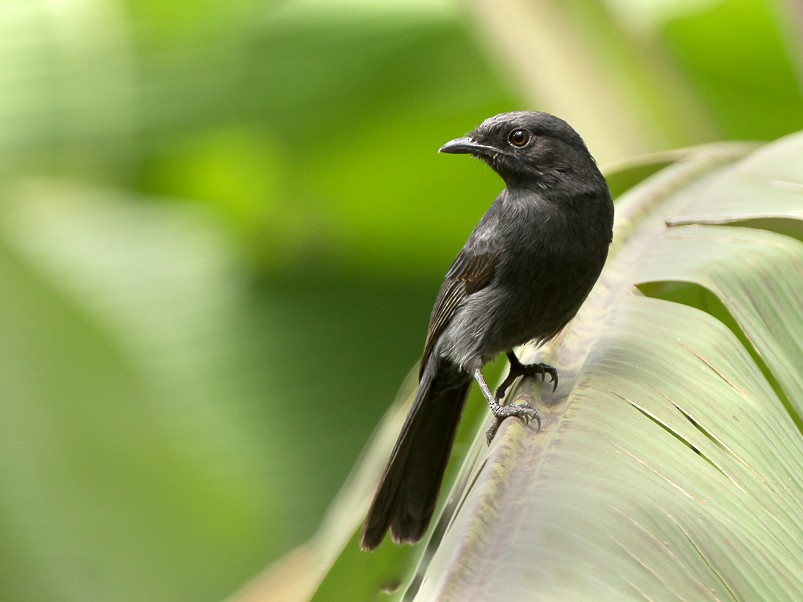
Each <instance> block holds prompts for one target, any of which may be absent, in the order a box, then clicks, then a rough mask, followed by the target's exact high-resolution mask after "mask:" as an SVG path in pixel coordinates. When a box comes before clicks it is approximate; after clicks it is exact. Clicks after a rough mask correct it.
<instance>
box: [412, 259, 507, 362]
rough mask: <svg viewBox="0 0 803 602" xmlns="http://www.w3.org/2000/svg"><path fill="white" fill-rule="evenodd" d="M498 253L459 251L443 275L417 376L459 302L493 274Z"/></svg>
mask: <svg viewBox="0 0 803 602" xmlns="http://www.w3.org/2000/svg"><path fill="white" fill-rule="evenodd" d="M499 257H500V255H499V253H498V252H495V251H491V250H487V249H486V250H483V251H479V250H478V249H467V248H466V247H464V248H463V250H462V251H460V253H459V254H458V256H457V258H456V259H455V260H454V263H453V264H452V267H451V268H449V271H448V272H447V273H446V277H445V278H444V279H443V284H441V290H440V291H439V292H438V298H437V299H435V306H434V307H433V308H432V315H431V316H430V318H429V330H428V331H427V342H426V343H425V345H424V355H423V357H422V359H421V373H423V371H424V366H426V365H427V361H428V360H429V356H430V354H431V353H432V349H433V348H434V347H435V343H436V342H437V341H438V338H439V337H440V335H441V333H442V332H443V329H444V328H446V325H447V324H448V323H449V322H450V321H451V319H452V317H453V316H454V315H455V312H457V310H458V308H459V307H460V305H461V304H462V303H463V301H464V300H465V299H466V297H468V296H469V295H471V294H472V293H474V292H476V291H478V290H480V289H483V288H485V287H486V286H487V285H488V284H489V283H490V282H491V280H493V277H494V274H495V273H496V266H497V264H498V263H499Z"/></svg>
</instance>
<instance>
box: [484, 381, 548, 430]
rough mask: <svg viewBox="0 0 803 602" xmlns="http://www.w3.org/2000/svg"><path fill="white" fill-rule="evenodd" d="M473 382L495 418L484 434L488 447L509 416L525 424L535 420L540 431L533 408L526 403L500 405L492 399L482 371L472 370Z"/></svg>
mask: <svg viewBox="0 0 803 602" xmlns="http://www.w3.org/2000/svg"><path fill="white" fill-rule="evenodd" d="M474 380H476V381H477V384H478V385H479V386H480V391H482V395H483V397H485V401H487V402H488V407H490V408H491V413H492V414H493V415H494V418H496V422H494V424H493V425H491V428H490V429H488V432H487V433H486V438H487V439H488V444H489V445H490V443H491V441H492V440H493V438H494V435H495V434H496V431H497V429H499V425H500V424H502V421H503V420H504V419H505V418H507V417H509V416H517V417H518V418H521V419H522V420H523V421H524V423H525V424H527V423H529V422H530V420H531V419H533V418H535V420H536V422H537V423H538V430H539V431H540V430H541V417H540V416H539V415H538V410H536V409H535V408H534V407H532V406H531V405H529V404H526V403H523V404H520V405H510V406H503V405H500V404H499V402H498V401H497V400H496V399H495V398H494V396H493V394H492V393H491V390H490V389H489V388H488V383H486V382H485V377H484V376H483V375H482V370H480V369H479V368H477V369H476V370H474Z"/></svg>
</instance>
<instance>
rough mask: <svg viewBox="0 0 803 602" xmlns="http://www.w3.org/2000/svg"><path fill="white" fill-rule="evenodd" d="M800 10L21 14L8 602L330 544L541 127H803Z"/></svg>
mask: <svg viewBox="0 0 803 602" xmlns="http://www.w3.org/2000/svg"><path fill="white" fill-rule="evenodd" d="M801 57H803V10H802V9H801V5H800V3H799V2H796V1H795V0H788V1H783V0H777V1H772V0H732V1H714V0H709V1H702V0H700V1H695V0H684V1H683V2H679V1H673V0H607V1H605V2H587V1H585V0H566V1H559V0H554V1H545V0H539V1H535V0H534V1H531V2H528V1H526V0H500V1H496V2H493V1H491V0H484V1H481V0H472V1H466V2H457V1H452V0H430V1H427V0H407V1H404V0H385V1H383V2H371V1H369V0H300V1H292V0H287V1H271V0H261V1H260V0H231V1H229V2H213V1H211V0H202V1H200V2H198V1H196V2H185V1H175V2H169V3H165V2H157V1H156V0H128V1H125V0H117V1H114V0H0V191H1V194H0V278H1V279H2V280H0V463H2V464H1V465H0V599H3V600H37V601H46V600H81V601H87V600H217V599H221V598H223V597H225V596H226V595H228V594H229V593H231V592H232V591H234V590H236V589H237V588H238V587H239V586H240V585H242V584H243V583H244V582H245V581H246V580H247V579H249V578H250V577H251V576H253V575H254V574H255V573H257V572H258V571H259V570H260V569H261V568H262V567H264V566H265V565H266V564H268V563H269V562H271V561H272V560H275V559H276V558H278V557H279V556H281V555H282V554H283V553H285V552H287V551H288V550H290V549H291V548H292V547H294V546H295V545H297V544H299V543H301V542H302V541H304V540H305V539H306V538H307V537H309V536H310V535H311V533H312V532H313V531H314V529H315V527H316V525H317V523H318V521H319V520H320V517H321V515H322V513H323V511H324V509H325V508H326V506H327V504H328V503H329V501H330V499H331V498H332V496H333V495H334V493H335V492H336V491H337V489H338V487H339V486H340V484H341V483H342V482H343V480H344V478H345V476H346V475H347V473H348V471H349V468H350V467H351V465H352V464H353V463H354V461H355V459H356V457H357V455H358V454H359V452H360V449H361V448H362V446H363V445H364V443H365V441H366V440H367V438H368V436H369V435H370V433H371V430H372V428H373V426H374V425H375V424H376V423H377V421H378V420H379V418H380V417H381V415H382V414H383V412H384V411H385V409H386V408H387V407H388V405H389V403H390V402H391V400H392V399H393V396H394V393H395V390H396V388H397V386H398V385H399V384H400V383H401V381H402V379H403V378H404V376H405V375H406V374H407V372H408V370H409V369H410V368H411V367H412V365H413V363H414V362H415V361H416V360H417V358H418V354H419V352H420V350H421V346H422V344H423V336H424V331H425V327H426V322H427V319H428V315H429V310H430V306H431V303H432V300H433V298H434V295H435V292H436V290H437V286H438V284H439V281H440V277H441V276H442V274H443V273H444V271H445V270H446V269H447V267H448V265H449V263H450V262H451V259H452V258H453V257H454V255H455V253H456V251H457V250H458V249H459V247H460V245H461V244H462V242H463V241H464V239H465V237H466V235H467V233H468V232H469V230H470V229H471V227H472V226H473V225H474V223H476V221H477V219H478V218H479V217H480V215H481V214H482V213H483V212H484V210H485V208H486V207H487V206H488V204H489V203H490V201H491V199H492V198H493V197H494V195H495V194H496V193H497V192H498V190H499V189H500V188H501V183H500V181H499V180H498V179H497V178H496V177H495V176H494V175H493V174H492V173H491V172H490V170H487V169H483V168H482V167H481V166H480V165H479V164H477V163H475V162H472V161H468V160H457V159H453V158H450V157H439V156H438V155H437V154H436V150H437V148H438V147H439V146H440V144H442V143H443V142H445V141H446V140H449V139H450V138H454V137H456V136H459V135H462V134H463V133H465V132H466V131H468V130H470V129H472V128H473V127H474V126H475V125H477V124H478V123H479V122H480V121H481V120H482V119H484V118H485V117H488V116H490V115H492V114H495V113H498V112H501V111H506V110H515V109H524V108H532V109H540V110H547V111H551V112H554V113H557V114H559V115H561V116H562V117H565V118H566V119H567V120H568V121H570V122H571V123H572V124H573V125H575V126H576V127H577V129H578V130H579V131H580V132H581V134H583V135H584V137H585V138H586V141H587V142H588V145H589V147H590V148H591V150H592V152H593V153H594V154H595V156H596V157H597V159H598V161H599V162H600V164H601V165H602V166H603V168H604V167H606V166H610V165H613V164H616V163H617V162H619V161H622V160H624V159H627V158H631V157H633V156H636V155H638V154H641V153H647V152H653V151H660V150H666V149H671V148H677V147H681V146H686V145H691V144H697V143H703V142H707V141H714V140H723V139H756V140H771V139H774V138H777V137H780V136H782V135H784V134H786V133H789V132H792V131H796V130H798V129H801V127H803V102H801V81H803V78H802V77H801V72H802V71H803V59H802V58H801Z"/></svg>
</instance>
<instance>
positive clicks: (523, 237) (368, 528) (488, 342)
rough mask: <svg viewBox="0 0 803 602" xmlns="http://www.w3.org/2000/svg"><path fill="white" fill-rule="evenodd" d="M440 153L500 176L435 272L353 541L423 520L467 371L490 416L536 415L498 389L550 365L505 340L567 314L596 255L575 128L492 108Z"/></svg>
mask: <svg viewBox="0 0 803 602" xmlns="http://www.w3.org/2000/svg"><path fill="white" fill-rule="evenodd" d="M439 152H442V153H455V154H457V153H463V154H470V155H473V156H474V157H477V158H479V159H482V160H483V161H485V162H486V163H487V164H488V165H490V166H491V168H493V170H494V171H495V172H496V173H497V174H499V176H501V178H502V179H503V180H504V181H505V186H506V188H505V189H504V190H503V191H502V192H501V193H500V194H499V196H498V197H497V198H496V200H495V201H494V203H493V205H491V207H490V209H488V212H487V213H486V214H485V215H484V216H483V217H482V219H481V220H480V221H479V223H478V224H477V226H476V227H475V228H474V231H473V232H472V233H471V236H469V238H468V241H467V242H466V244H465V246H464V247H463V248H462V250H461V251H460V253H459V254H458V255H457V258H456V259H455V260H454V263H453V264H452V267H451V268H450V269H449V271H448V272H447V273H446V277H445V278H444V281H443V284H442V285H441V288H440V291H439V292H438V297H437V299H436V300H435V306H434V308H433V309H432V316H431V317H430V322H429V331H428V332H427V339H426V344H425V345H424V355H423V357H422V359H421V372H420V376H419V379H420V382H419V387H418V392H417V394H416V396H415V400H414V401H413V407H412V409H411V410H410V413H409V414H408V416H407V419H406V420H405V422H404V426H403V427H402V430H401V434H400V435H399V438H398V440H397V441H396V445H395V447H394V448H393V452H392V453H391V456H390V460H389V461H388V465H387V467H386V468H385V473H384V474H383V476H382V481H381V483H380V485H379V489H378V490H377V492H376V496H375V497H374V500H373V503H372V504H371V509H370V510H369V511H368V516H367V518H366V519H365V524H364V526H363V531H362V539H361V544H360V545H361V547H362V548H363V549H365V550H372V549H374V548H376V547H377V546H378V545H379V544H380V543H381V542H382V540H383V539H384V537H385V534H386V533H387V531H388V529H390V532H391V535H392V537H393V540H394V541H395V542H397V543H404V542H407V543H413V542H416V541H418V540H419V539H420V538H421V536H422V535H423V534H424V532H425V531H426V529H427V526H428V525H429V522H430V519H431V518H432V513H433V511H434V509H435V502H436V501H437V497H438V490H439V489H440V486H441V481H442V480H443V473H444V470H445V469H446V463H447V461H448V459H449V452H450V450H451V448H452V442H453V441H454V436H455V431H456V430H457V425H458V423H459V421H460V415H461V413H462V411H463V406H464V405H465V401H466V396H467V395H468V392H469V388H470V387H471V381H472V379H474V380H476V381H477V383H478V385H479V387H480V389H481V390H482V393H483V395H484V396H485V399H486V400H487V401H488V405H489V406H490V408H491V412H492V413H493V414H494V416H496V417H497V419H498V420H501V419H503V418H505V417H508V416H518V417H520V418H522V419H524V420H529V419H530V418H536V419H538V414H537V412H536V411H535V409H534V408H532V407H530V406H528V405H515V406H502V405H500V404H499V400H500V399H501V398H502V396H503V395H504V392H505V390H506V389H507V387H508V386H509V385H510V383H512V382H513V380H514V379H515V378H517V377H518V376H521V375H525V374H540V375H541V376H543V377H544V378H545V377H546V375H547V374H549V375H550V377H551V378H552V381H553V387H557V377H558V375H557V371H556V370H555V369H554V368H552V367H551V366H547V365H546V364H531V365H523V364H521V363H520V362H519V361H518V359H517V358H516V356H515V354H514V353H513V348H514V347H517V346H519V345H523V344H524V343H527V342H528V341H534V342H536V343H537V344H543V343H544V342H546V341H548V340H549V339H551V338H552V337H554V336H555V335H556V334H558V332H560V330H561V329H562V328H563V327H564V326H565V325H566V323H567V322H569V320H571V319H572V318H573V317H574V316H575V314H576V313H577V311H578V310H579V309H580V306H581V304H582V303H583V301H584V300H585V298H586V297H587V296H588V293H589V292H590V291H591V288H592V287H593V285H594V283H595V282H596V280H597V278H598V276H599V274H600V271H601V270H602V266H603V264H604V263H605V258H606V257H607V255H608V246H609V245H610V242H611V238H612V231H613V202H612V201H611V195H610V192H609V191H608V186H607V185H606V183H605V178H603V176H602V174H601V173H600V171H599V169H597V166H596V164H595V162H594V159H593V158H592V157H591V154H590V153H589V152H588V149H587V148H586V146H585V143H584V142H583V140H582V138H580V136H579V135H578V134H577V132H575V131H574V130H573V129H572V128H571V126H569V124H567V123H566V122H565V121H563V120H561V119H559V118H557V117H555V116H553V115H549V114H548V113H538V112H517V113H503V114H501V115H496V116H495V117H491V118H490V119H487V120H486V121H484V122H483V123H482V124H481V125H480V126H479V127H478V128H477V129H476V130H474V131H473V132H472V133H470V134H469V135H468V136H465V137H463V138H458V139H456V140H452V141H451V142H447V143H446V144H444V145H443V146H442V147H441V148H440V151H439ZM502 352H505V353H507V357H508V359H509V360H510V364H511V365H510V373H509V375H508V377H507V378H506V379H505V381H504V382H503V383H502V385H501V386H500V387H499V389H498V390H497V394H496V396H494V395H493V394H492V393H491V391H490V389H489V388H488V385H487V384H486V382H485V378H484V377H483V375H482V371H481V369H482V367H483V366H484V365H485V364H486V363H488V362H489V361H490V360H492V359H493V358H494V357H495V356H496V355H497V354H499V353H502Z"/></svg>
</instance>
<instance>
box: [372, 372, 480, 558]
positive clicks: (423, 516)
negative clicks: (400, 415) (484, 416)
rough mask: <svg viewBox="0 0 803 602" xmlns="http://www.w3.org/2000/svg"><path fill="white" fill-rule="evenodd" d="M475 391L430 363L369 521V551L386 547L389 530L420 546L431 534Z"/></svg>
mask: <svg viewBox="0 0 803 602" xmlns="http://www.w3.org/2000/svg"><path fill="white" fill-rule="evenodd" d="M470 387H471V377H470V376H469V375H468V374H466V373H465V372H461V371H460V370H458V369H457V367H456V366H454V365H452V364H450V363H447V362H445V361H442V360H441V361H439V360H437V359H435V358H433V359H432V360H431V361H430V362H429V363H428V365H427V367H426V369H425V370H424V372H423V374H422V377H421V383H420V384H419V387H418V392H417V393H416V396H415V400H414V401H413V406H412V408H411V409H410V413H409V414H408V415H407V419H406V420H405V421H404V426H402V430H401V434H400V435H399V438H398V439H397V440H396V446H395V447H394V448H393V452H392V453H391V455H390V460H388V465H387V466H386V467H385V473H384V474H383V475H382V480H381V482H380V484H379V489H378V490H377V492H376V495H375V496H374V501H373V503H372V504H371V508H370V510H369V511H368V516H367V518H366V519H365V524H364V525H363V530H362V538H361V540H360V546H361V547H362V548H363V549H364V550H373V549H374V548H376V547H377V546H378V545H379V544H380V543H382V540H383V539H384V537H385V533H387V531H388V529H390V532H391V535H392V537H393V540H394V541H396V542H397V543H402V542H408V543H412V542H415V541H418V540H419V539H421V536H422V535H423V534H424V532H425V531H426V530H427V527H428V526H429V521H430V520H431V519H432V513H433V512H434V510H435V502H436V501H437V498H438V490H439V489H440V487H441V481H442V480H443V473H444V471H445V470H446V464H447V462H448V461H449V452H450V451H451V449H452V443H453V442H454V437H455V432H456V431H457V425H458V424H459V423H460V415H461V414H462V412H463V406H464V405H465V402H466V397H467V396H468V391H469V388H470Z"/></svg>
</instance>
